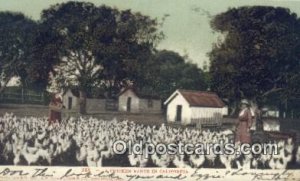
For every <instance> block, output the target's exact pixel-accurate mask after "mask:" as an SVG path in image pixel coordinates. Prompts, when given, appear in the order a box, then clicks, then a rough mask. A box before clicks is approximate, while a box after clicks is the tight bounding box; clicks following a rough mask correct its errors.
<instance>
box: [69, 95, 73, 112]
mask: <svg viewBox="0 0 300 181" xmlns="http://www.w3.org/2000/svg"><path fill="white" fill-rule="evenodd" d="M72 101H73V100H72V97H69V99H68V109H72Z"/></svg>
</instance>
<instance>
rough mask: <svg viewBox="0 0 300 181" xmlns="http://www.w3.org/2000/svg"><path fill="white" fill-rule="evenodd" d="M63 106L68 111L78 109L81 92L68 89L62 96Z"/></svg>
mask: <svg viewBox="0 0 300 181" xmlns="http://www.w3.org/2000/svg"><path fill="white" fill-rule="evenodd" d="M62 97H63V104H64V106H65V108H66V109H67V110H75V109H78V105H79V92H78V91H76V90H75V89H66V91H65V92H64V93H63V95H62Z"/></svg>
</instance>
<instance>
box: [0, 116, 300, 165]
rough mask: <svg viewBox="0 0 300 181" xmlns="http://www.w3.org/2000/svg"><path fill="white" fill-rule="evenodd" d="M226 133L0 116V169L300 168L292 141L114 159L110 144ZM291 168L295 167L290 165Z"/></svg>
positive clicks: (202, 139)
mask: <svg viewBox="0 0 300 181" xmlns="http://www.w3.org/2000/svg"><path fill="white" fill-rule="evenodd" d="M232 137H233V132H232V131H231V130H224V131H209V130H198V129H192V128H173V127H169V126H165V125H164V124H162V125H161V126H145V125H141V124H135V123H134V122H130V121H126V120H125V121H117V120H110V121H107V120H99V119H96V118H92V117H90V118H86V119H85V118H82V117H79V118H78V119H75V118H70V119H67V120H63V122H62V123H61V124H52V125H48V121H47V118H45V117H44V118H37V117H21V118H19V117H16V116H15V115H14V114H12V113H10V114H9V113H6V114H5V115H3V116H2V117H0V164H1V165H63V166H90V167H101V166H133V167H156V166H157V167H179V168H187V167H192V168H227V169H230V168H244V169H250V168H259V169H260V168H271V169H285V168H289V167H290V166H289V165H290V164H292V165H296V168H297V167H298V168H299V165H300V147H295V146H294V144H293V141H292V139H288V140H279V141H277V144H278V147H279V154H278V155H275V154H273V155H270V154H269V155H263V154H260V155H254V154H253V155H252V154H250V155H236V154H233V155H215V154H214V153H213V152H212V151H211V152H210V154H208V155H196V154H195V155H187V154H183V155H179V154H178V155H168V154H162V155H159V154H153V155H151V156H149V157H148V158H146V157H145V156H142V155H133V154H128V151H127V152H126V153H125V154H123V155H117V154H115V153H114V152H113V149H112V145H113V143H114V141H117V140H123V141H125V142H127V141H129V140H130V141H131V142H132V143H137V142H139V141H143V142H144V143H146V142H148V143H153V144H154V145H155V144H158V143H164V144H169V143H175V144H176V143H179V142H181V143H183V144H187V143H192V144H196V143H219V141H220V140H223V141H224V142H225V143H228V142H230V141H231V139H232ZM292 168H295V167H292Z"/></svg>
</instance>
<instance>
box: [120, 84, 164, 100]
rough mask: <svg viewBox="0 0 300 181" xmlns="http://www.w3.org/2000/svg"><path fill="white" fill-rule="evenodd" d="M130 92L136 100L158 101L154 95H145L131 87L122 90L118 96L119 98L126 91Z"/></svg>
mask: <svg viewBox="0 0 300 181" xmlns="http://www.w3.org/2000/svg"><path fill="white" fill-rule="evenodd" d="M128 90H131V91H132V92H133V93H134V94H135V95H136V96H137V97H138V98H140V99H160V98H159V96H158V95H154V94H147V93H144V92H141V91H138V90H137V89H135V88H133V87H127V88H125V89H124V90H122V91H121V92H120V93H119V94H118V96H121V95H122V94H124V93H125V92H126V91H128Z"/></svg>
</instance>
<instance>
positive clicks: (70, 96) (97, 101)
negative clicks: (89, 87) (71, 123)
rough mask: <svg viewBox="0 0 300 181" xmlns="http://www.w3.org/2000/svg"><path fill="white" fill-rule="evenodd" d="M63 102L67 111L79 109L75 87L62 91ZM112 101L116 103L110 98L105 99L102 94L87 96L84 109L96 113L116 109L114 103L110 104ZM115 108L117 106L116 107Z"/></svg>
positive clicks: (77, 92) (77, 93) (115, 102)
mask: <svg viewBox="0 0 300 181" xmlns="http://www.w3.org/2000/svg"><path fill="white" fill-rule="evenodd" d="M62 97H63V104H64V106H65V109H66V110H67V111H68V110H69V111H75V112H77V111H79V91H78V90H76V89H67V90H66V91H65V92H64V93H63V96H62ZM112 103H114V104H115V105H117V101H113V100H111V99H106V98H105V97H104V96H102V97H101V96H98V97H97V98H93V97H89V96H87V99H86V111H87V112H88V113H97V112H103V111H107V110H109V111H116V110H117V109H115V108H114V107H115V106H114V105H113V106H110V105H111V104H112ZM111 107H112V108H111ZM116 108H117V107H116Z"/></svg>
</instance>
